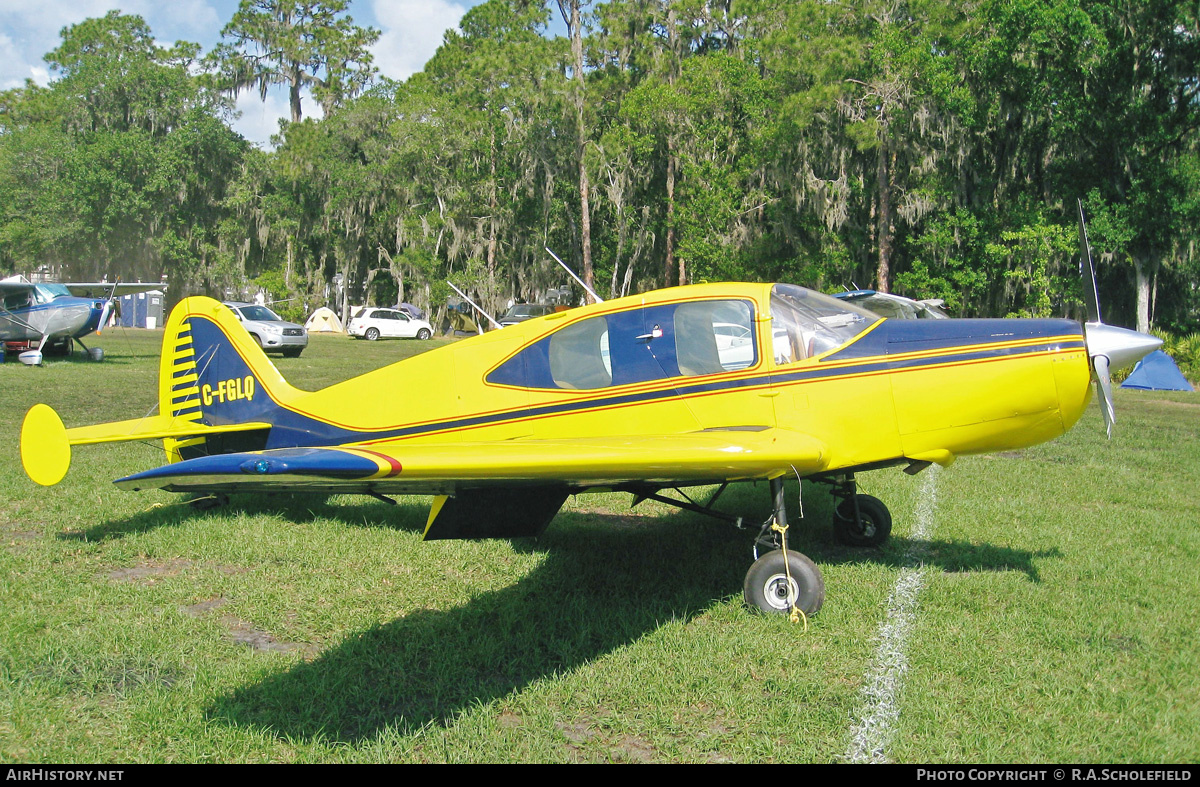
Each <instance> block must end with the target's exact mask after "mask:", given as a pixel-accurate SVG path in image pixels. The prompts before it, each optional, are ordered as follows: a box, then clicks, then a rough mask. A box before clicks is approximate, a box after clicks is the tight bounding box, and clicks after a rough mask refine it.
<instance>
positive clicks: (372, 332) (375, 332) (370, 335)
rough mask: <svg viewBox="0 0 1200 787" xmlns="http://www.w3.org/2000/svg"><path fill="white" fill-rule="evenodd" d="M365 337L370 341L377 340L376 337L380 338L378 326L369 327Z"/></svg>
mask: <svg viewBox="0 0 1200 787" xmlns="http://www.w3.org/2000/svg"><path fill="white" fill-rule="evenodd" d="M363 338H364V339H366V340H367V341H369V342H373V341H375V340H376V339H378V338H379V329H378V328H368V329H367V332H366V333H365V334H364V335H363Z"/></svg>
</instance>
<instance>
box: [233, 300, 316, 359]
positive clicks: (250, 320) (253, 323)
mask: <svg viewBox="0 0 1200 787" xmlns="http://www.w3.org/2000/svg"><path fill="white" fill-rule="evenodd" d="M225 305H226V306H228V307H229V308H230V309H232V310H233V313H234V314H235V315H237V318H238V320H239V321H240V322H241V323H242V327H243V328H245V329H246V332H247V333H249V334H250V338H252V339H254V341H256V342H258V346H259V347H261V348H263V350H264V351H265V352H280V353H283V354H284V355H286V356H287V357H289V358H299V357H300V353H302V352H304V348H305V347H307V346H308V331H306V330H305V329H304V326H303V325H297V324H296V323H294V322H288V321H286V320H284V319H283V318H282V317H280V316H279V315H278V314H276V313H275V312H273V311H271V310H270V309H268V308H267V307H266V306H259V305H258V304H256V303H229V302H226V304H225Z"/></svg>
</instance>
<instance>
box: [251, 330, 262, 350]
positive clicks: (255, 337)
mask: <svg viewBox="0 0 1200 787" xmlns="http://www.w3.org/2000/svg"><path fill="white" fill-rule="evenodd" d="M250 338H251V339H253V340H254V343H255V344H257V345H258V349H260V350H261V349H262V339H260V338H258V334H257V333H252V334H250Z"/></svg>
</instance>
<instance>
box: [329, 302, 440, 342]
mask: <svg viewBox="0 0 1200 787" xmlns="http://www.w3.org/2000/svg"><path fill="white" fill-rule="evenodd" d="M346 332H347V333H349V334H350V335H351V336H353V337H354V338H356V339H366V340H367V341H369V342H373V341H375V340H376V339H428V338H429V337H431V336H433V326H432V325H430V324H429V323H427V322H425V320H418V319H416V318H414V317H410V316H408V315H407V314H405V313H404V312H402V311H400V310H399V309H376V308H374V307H371V306H368V307H366V308H363V309H359V310H358V313H356V314H355V315H354V317H353V319H351V320H350V327H349V328H347V329H346Z"/></svg>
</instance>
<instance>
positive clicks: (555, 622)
mask: <svg viewBox="0 0 1200 787" xmlns="http://www.w3.org/2000/svg"><path fill="white" fill-rule="evenodd" d="M808 497H809V495H808V493H807V492H806V506H807V513H808V516H809V521H810V523H816V522H827V521H828V517H827V514H828V513H829V509H830V508H831V505H832V504H831V503H826V502H823V501H822V500H821V499H819V497H818V499H817V500H816V501H815V502H813V503H809V502H808V501H807V498H808ZM237 500H238V498H235V504H236V501H237ZM281 502H284V503H287V505H285V506H283V508H282V510H283V511H284V512H285V513H286V514H287V515H288V516H289V518H291V519H293V520H295V521H305V520H306V519H313V518H318V517H322V518H323V517H332V518H335V519H337V520H339V521H342V522H344V523H345V524H347V525H357V526H370V527H379V526H386V527H393V528H395V529H398V530H403V531H416V532H420V530H421V529H423V527H424V519H425V510H424V508H423V506H420V505H415V504H403V503H402V504H400V505H397V506H387V505H384V504H381V503H376V502H371V503H367V504H363V505H349V506H333V505H329V504H327V503H325V502H324V500H323V498H320V497H316V496H294V498H293V499H291V500H290V501H288V500H283V501H281V500H276V501H275V502H274V504H273V505H270V504H268V503H264V502H262V501H260V500H257V499H256V500H250V501H244V502H243V503H242V504H240V505H237V510H245V511H254V510H258V509H259V508H260V506H261V508H262V510H273V511H276V512H278V511H280V510H281V507H280V503H281ZM182 510H184V511H185V512H186V513H185V514H184V516H183V517H182V521H180V518H178V517H176V518H174V519H173V520H172V521H166V520H163V519H162V518H161V517H158V518H155V517H151V516H150V515H146V516H144V517H135V518H134V521H133V522H131V523H128V524H129V526H128V527H116V528H112V527H108V526H100V528H98V529H100V530H104V533H105V534H106V535H107V537H110V538H111V537H119V536H120V535H122V534H126V533H132V532H138V531H139V530H145V529H151V528H153V527H157V526H161V525H163V524H182V523H183V522H186V521H187V520H188V519H191V518H193V517H202V516H206V514H205V513H204V512H193V511H191V510H190V509H182ZM753 513H754V514H755V515H757V514H758V513H760V512H758V511H755V512H753ZM761 513H762V514H763V518H764V519H765V518H766V512H765V510H764V511H762V512H761ZM138 520H140V523H139V521H138ZM112 524H116V523H112ZM106 527H107V528H108V529H106V530H105V529H104V528H106ZM793 537H794V538H795V539H796V541H797V542H798V543H797V544H796V547H797V548H798V549H803V550H804V551H805V552H806V553H807V554H809V555H812V556H813V558H814V559H815V560H817V561H818V562H821V563H827V564H836V563H848V562H862V561H870V562H875V563H879V564H881V565H887V566H895V567H901V566H904V565H906V564H907V560H908V558H907V555H908V554H909V552H910V547H911V546H913V545H912V543H911V542H910V541H909V540H907V539H904V538H895V539H893V541H892V542H889V544H888V546H887V547H886V548H884V549H866V550H854V549H849V548H846V547H843V546H841V545H839V544H836V542H835V541H834V539H833V537H832V535H831V533H830V530H829V527H828V526H827V525H820V526H818V525H816V524H808V525H807V526H806V525H802V526H801V527H800V528H798V529H797V530H796V531H795V532H794V536H793ZM512 543H513V545H514V548H515V549H517V550H518V551H530V552H539V553H544V554H545V559H544V561H543V562H542V563H541V564H540V565H539V566H538V568H536V569H535V570H533V571H532V572H530V573H529V574H528V575H527V576H525V577H524V578H522V579H521V580H520V581H519V582H517V583H515V584H513V585H511V586H509V587H506V588H503V589H500V590H496V591H489V592H484V593H475V594H472V593H471V592H470V589H469V586H467V587H464V591H463V603H462V604H461V605H460V606H457V607H454V608H451V609H443V610H420V611H417V612H414V613H411V614H409V615H406V616H404V617H403V618H399V619H396V620H393V621H390V622H387V623H384V624H382V625H378V626H374V627H372V628H370V629H367V630H365V631H362V632H360V633H359V634H357V635H355V636H352V637H349V638H347V639H346V640H345V641H343V642H341V643H339V644H337V645H335V646H333V647H331V648H328V649H326V650H324V651H323V652H321V653H320V655H318V656H317V657H316V658H315V659H313V660H311V661H305V662H302V663H299V664H296V665H294V666H291V667H289V668H287V669H284V670H282V671H280V672H278V673H275V674H272V675H270V676H268V677H266V678H264V679H263V680H261V681H259V682H257V683H254V684H251V685H247V686H244V687H242V688H239V689H237V690H235V691H233V692H231V693H229V694H227V695H225V696H222V697H219V698H218V699H217V700H216V701H215V703H214V704H213V705H212V706H211V707H210V708H209V709H208V715H209V717H210V718H212V719H214V720H217V721H219V722H223V723H227V724H230V725H233V726H238V727H256V728H261V729H265V730H269V731H270V732H272V733H273V734H276V735H279V736H281V737H288V738H303V739H314V738H324V739H327V740H334V741H338V742H354V741H361V740H364V739H369V738H371V737H373V736H376V735H378V734H380V733H381V732H383V731H384V730H385V729H388V728H393V729H397V730H399V731H401V732H408V733H411V732H413V731H415V730H418V729H420V728H422V727H425V726H429V725H435V726H437V725H450V724H452V723H453V722H454V720H455V718H456V717H457V716H458V715H459V714H461V713H462V712H464V711H466V710H468V709H469V708H471V707H473V706H476V705H479V704H486V703H488V702H491V701H494V700H496V699H499V698H501V697H504V696H506V695H508V694H511V693H512V692H515V691H520V690H522V689H524V688H525V687H527V686H529V685H530V684H532V683H534V682H536V681H537V680H539V679H542V678H546V677H548V676H553V675H557V674H562V673H565V672H569V671H571V670H574V669H577V668H580V667H582V666H584V665H586V664H587V663H589V662H590V661H592V660H594V659H596V658H598V657H601V656H603V655H604V654H607V653H610V652H612V651H613V650H615V649H617V648H620V647H621V646H622V645H627V644H629V643H631V642H635V641H636V640H638V639H640V638H641V637H643V636H645V635H647V634H649V633H650V632H652V631H654V630H655V629H657V628H658V627H659V626H660V625H662V624H663V622H664V621H669V620H675V621H685V622H686V621H688V620H690V619H692V618H693V617H695V616H696V615H699V614H702V613H703V612H704V611H705V610H706V609H708V608H710V607H711V606H712V604H713V603H714V602H717V601H719V600H722V599H728V598H730V597H731V596H736V595H737V594H738V593H739V591H740V589H741V585H742V579H743V576H744V564H745V560H746V553H747V552H748V549H749V539H748V538H747V534H746V533H745V532H744V531H737V530H735V529H733V528H731V527H729V526H728V525H726V524H723V523H717V522H714V521H711V520H708V519H705V518H703V517H698V516H695V515H692V514H687V513H679V512H671V513H667V514H654V515H649V516H640V515H638V512H637V510H636V509H635V510H634V512H632V513H631V515H619V514H597V513H579V512H570V511H566V512H564V513H563V514H561V515H560V516H559V517H558V519H557V520H556V521H555V524H554V525H553V526H552V527H551V528H550V530H548V531H547V532H546V534H545V535H544V536H543V537H542V538H540V539H537V540H534V539H516V540H514V541H513V542H512ZM439 546H440V545H438V544H430V545H429V548H430V549H438V548H439ZM921 547H922V553H923V556H924V558H923V559H924V562H925V564H926V565H929V566H934V567H937V568H940V569H941V570H944V571H952V572H958V571H967V572H969V571H999V570H1015V571H1022V572H1024V573H1025V574H1026V575H1027V576H1028V577H1029V579H1030V580H1031V581H1035V582H1036V581H1038V575H1037V570H1036V567H1035V563H1034V561H1035V560H1036V559H1037V558H1041V557H1053V556H1054V554H1055V552H1054V551H1051V552H1042V553H1033V552H1028V551H1023V550H1019V549H1009V548H1000V547H995V546H992V545H988V544H968V543H963V542H951V541H937V540H933V541H929V542H924V543H923V544H922V545H921ZM746 614H754V613H751V612H749V611H747V613H746Z"/></svg>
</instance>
